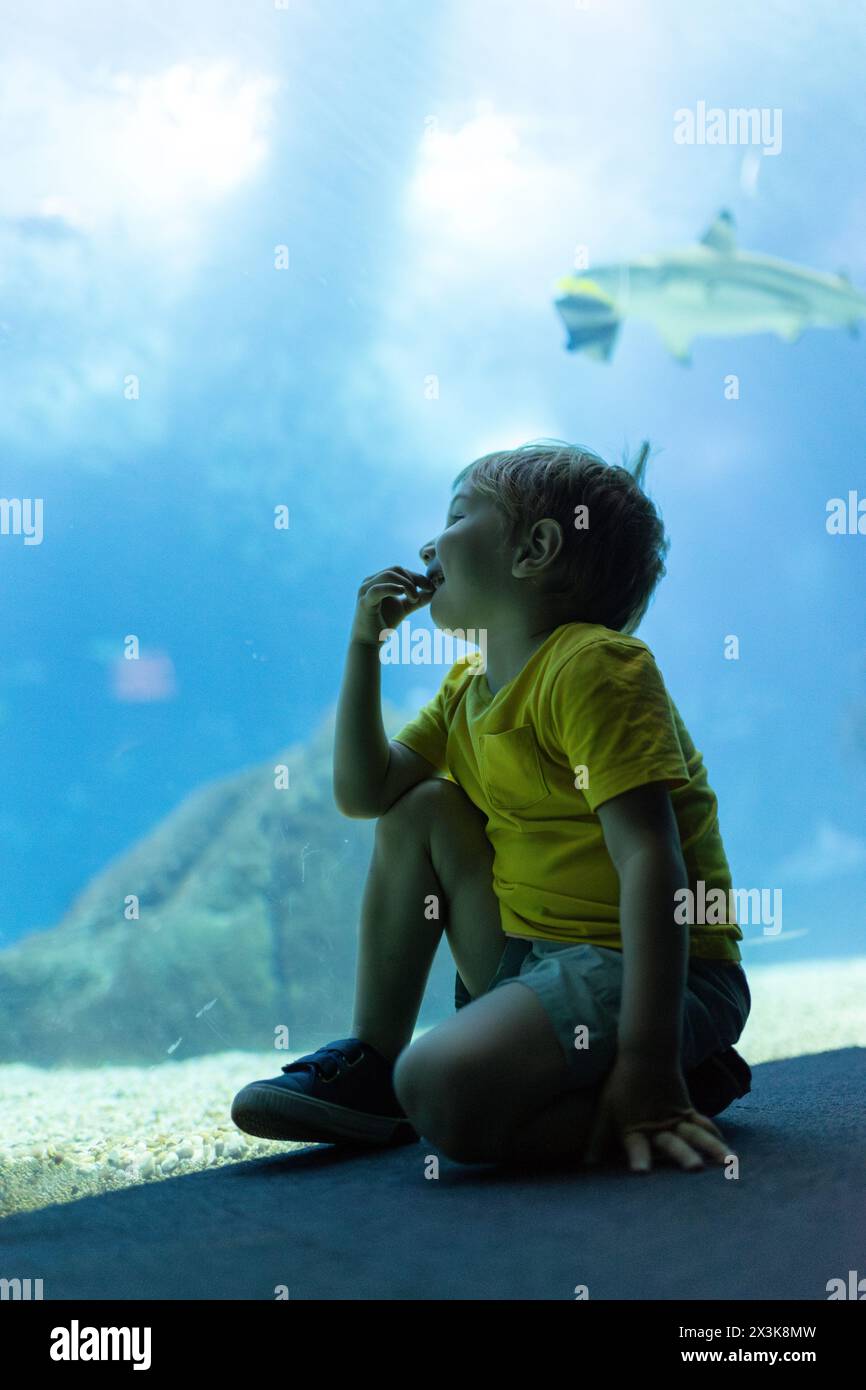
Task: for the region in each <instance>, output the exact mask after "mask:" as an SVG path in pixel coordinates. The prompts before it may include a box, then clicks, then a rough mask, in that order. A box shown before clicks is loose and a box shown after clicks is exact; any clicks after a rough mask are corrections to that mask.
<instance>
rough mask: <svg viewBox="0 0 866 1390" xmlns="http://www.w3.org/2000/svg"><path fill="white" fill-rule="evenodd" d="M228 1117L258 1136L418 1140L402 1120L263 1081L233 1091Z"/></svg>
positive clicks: (369, 1141)
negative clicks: (351, 1108)
mask: <svg viewBox="0 0 866 1390" xmlns="http://www.w3.org/2000/svg"><path fill="white" fill-rule="evenodd" d="M232 1120H233V1121H234V1123H235V1124H236V1125H237V1127H238V1129H242V1130H243V1131H244V1133H245V1134H255V1135H257V1136H258V1137H259V1138H260V1139H300V1140H308V1141H309V1142H310V1143H314V1144H334V1143H339V1142H340V1141H343V1142H346V1143H360V1144H411V1143H415V1142H416V1141H417V1139H418V1135H417V1134H416V1132H415V1130H414V1129H413V1128H412V1126H411V1124H410V1123H409V1121H408V1120H406V1119H398V1118H397V1117H396V1116H391V1115H371V1114H369V1113H367V1112H366V1111H363V1110H350V1109H349V1108H348V1107H347V1106H345V1105H333V1104H331V1103H329V1102H328V1101H325V1100H316V1099H315V1097H314V1096H300V1095H292V1094H291V1093H289V1092H287V1091H281V1090H280V1089H279V1087H276V1086H268V1085H266V1084H263V1083H262V1082H253V1083H252V1085H250V1086H245V1087H244V1088H243V1090H242V1091H238V1094H237V1095H236V1096H235V1098H234V1101H233V1102H232Z"/></svg>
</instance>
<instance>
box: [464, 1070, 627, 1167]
mask: <svg viewBox="0 0 866 1390" xmlns="http://www.w3.org/2000/svg"><path fill="white" fill-rule="evenodd" d="M601 1091H602V1087H601V1086H587V1087H586V1088H585V1089H582V1090H579V1091H567V1092H566V1093H565V1094H564V1095H561V1096H557V1098H556V1100H553V1101H551V1102H549V1104H547V1105H545V1106H544V1107H543V1108H542V1109H541V1110H539V1111H538V1112H537V1114H535V1115H532V1116H530V1118H529V1119H528V1120H522V1121H521V1123H520V1124H518V1125H517V1126H516V1127H515V1128H514V1129H513V1130H512V1131H511V1133H510V1134H508V1135H507V1136H506V1138H505V1139H502V1140H500V1141H499V1142H498V1143H494V1144H493V1145H492V1146H491V1152H490V1155H489V1158H488V1159H487V1160H486V1161H488V1162H493V1163H496V1162H499V1163H531V1164H533V1165H535V1164H539V1163H545V1162H549V1163H563V1162H564V1161H566V1160H570V1161H572V1162H574V1163H575V1164H577V1163H580V1162H581V1161H582V1159H583V1155H584V1154H585V1152H586V1146H587V1144H588V1143H589V1137H590V1135H591V1133H592V1128H593V1125H594V1124H595V1118H596V1114H597V1111H598V1103H599V1100H600V1097H601Z"/></svg>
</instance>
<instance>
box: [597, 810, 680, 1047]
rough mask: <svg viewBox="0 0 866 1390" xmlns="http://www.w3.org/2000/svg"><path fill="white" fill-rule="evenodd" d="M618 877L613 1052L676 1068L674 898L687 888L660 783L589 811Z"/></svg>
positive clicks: (676, 929)
mask: <svg viewBox="0 0 866 1390" xmlns="http://www.w3.org/2000/svg"><path fill="white" fill-rule="evenodd" d="M597 815H598V818H599V820H600V821H601V826H602V830H603V832H604V838H605V843H606V845H607V849H608V852H609V854H610V857H611V859H612V860H613V863H614V866H615V867H616V870H617V873H618V875H619V883H620V933H621V936H622V950H623V994H622V1006H621V1012H620V1019H619V1048H618V1055H619V1056H620V1057H623V1056H628V1055H630V1056H639V1057H642V1058H648V1057H651V1058H653V1059H656V1060H658V1061H659V1062H661V1063H662V1064H669V1065H671V1066H674V1067H677V1068H678V1067H679V1066H680V1048H681V1044H682V1029H683V994H684V990H685V982H686V976H687V973H688V953H689V952H688V947H689V937H688V926H687V925H686V924H685V923H678V922H676V921H675V918H674V903H675V900H674V894H675V892H676V891H677V889H679V888H687V887H688V886H689V880H688V873H687V871H686V866H685V861H684V859H683V853H682V846H681V844H680V836H679V828H678V826H677V821H676V816H675V815H674V811H673V807H672V806H671V799H670V792H669V791H668V788H667V785H666V783H664V782H650V783H646V784H644V785H643V786H640V787H635V788H633V789H632V790H630V791H627V792H623V793H622V794H621V795H620V796H614V797H612V798H611V799H610V800H609V801H605V802H603V803H602V804H601V805H600V806H599V807H598V808H597Z"/></svg>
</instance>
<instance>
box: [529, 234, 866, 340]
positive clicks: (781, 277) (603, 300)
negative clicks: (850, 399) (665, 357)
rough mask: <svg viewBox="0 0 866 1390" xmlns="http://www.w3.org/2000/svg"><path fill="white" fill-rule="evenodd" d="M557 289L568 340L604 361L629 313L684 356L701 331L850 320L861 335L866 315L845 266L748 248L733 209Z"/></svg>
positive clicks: (786, 334) (795, 328) (784, 334)
mask: <svg viewBox="0 0 866 1390" xmlns="http://www.w3.org/2000/svg"><path fill="white" fill-rule="evenodd" d="M555 289H556V292H557V298H556V299H555V300H554V307H555V308H556V309H557V310H558V312H559V314H560V316H561V317H562V320H563V322H564V324H565V326H566V328H567V330H568V341H567V342H566V344H565V346H566V348H567V349H568V350H569V351H570V352H582V353H584V354H585V355H586V356H588V357H592V358H595V359H597V360H599V361H602V362H606V361H608V360H609V358H610V357H611V354H612V353H613V349H614V346H615V344H616V340H617V337H618V335H619V331H620V328H621V326H622V323H623V321H624V319H626V318H634V319H642V320H644V321H646V322H649V323H651V324H653V325H654V327H655V328H656V329H657V331H658V333H659V335H660V337H661V339H662V341H663V343H664V344H665V346H666V347H667V349H668V351H669V352H671V353H672V355H673V356H674V357H675V358H676V359H677V361H678V362H681V363H683V364H684V365H688V364H689V363H690V362H691V346H692V341H693V339H694V338H696V337H698V336H710V337H713V336H715V337H720V336H721V337H730V336H736V335H739V334H744V333H777V334H778V335H779V337H780V338H783V339H784V340H785V342H789V343H793V342H796V341H797V339H798V338H799V337H800V335H801V334H802V333H803V332H804V330H805V329H807V328H847V329H848V331H849V332H850V333H852V334H853V335H854V336H855V337H856V336H858V322H859V320H860V319H862V318H866V295H863V294H861V293H860V291H859V290H857V289H855V287H854V286H853V285H852V284H851V281H850V280H849V279H848V277H847V275H845V274H844V273H840V274H837V275H828V274H825V273H823V272H822V271H818V270H809V269H808V268H807V267H805V266H800V265H794V264H793V263H792V262H790V261H783V260H779V259H777V258H776V257H775V256H765V255H760V254H758V253H756V252H752V251H741V250H740V249H739V248H738V246H737V237H736V230H735V225H734V218H733V216H732V214H731V213H730V212H729V211H727V210H726V209H722V211H721V212H719V213H718V215H717V216H716V218H715V220H714V221H713V222H712V223H711V224H710V226H709V227H708V228H707V230H706V231H705V232H704V234H703V236H702V237H701V238H700V240H699V241H698V242H696V243H694V244H693V245H691V246H687V247H685V248H684V249H683V250H680V251H672V252H668V253H666V254H659V255H646V256H638V257H636V258H635V259H634V260H632V261H628V262H623V263H622V264H620V265H607V266H598V267H596V268H595V269H593V270H591V271H587V272H585V273H584V274H581V275H567V276H565V277H564V278H563V279H561V280H558V281H557V282H556V286H555Z"/></svg>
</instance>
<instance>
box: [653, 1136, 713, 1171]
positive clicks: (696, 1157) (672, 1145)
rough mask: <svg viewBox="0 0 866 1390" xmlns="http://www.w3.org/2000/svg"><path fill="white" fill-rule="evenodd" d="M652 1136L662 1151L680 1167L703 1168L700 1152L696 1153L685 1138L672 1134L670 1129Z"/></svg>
mask: <svg viewBox="0 0 866 1390" xmlns="http://www.w3.org/2000/svg"><path fill="white" fill-rule="evenodd" d="M653 1138H654V1139H655V1142H656V1143H657V1144H658V1146H659V1148H660V1149H661V1150H662V1152H663V1153H666V1154H667V1156H668V1158H672V1159H673V1160H674V1162H676V1163H678V1164H679V1165H680V1167H681V1168H688V1169H694V1168H703V1166H704V1161H703V1159H702V1158H701V1156H700V1154H696V1153H695V1151H694V1149H692V1148H690V1147H689V1145H688V1144H687V1143H686V1141H685V1139H682V1138H680V1136H679V1135H678V1134H672V1133H671V1132H670V1130H665V1131H664V1132H663V1133H661V1134H655V1135H653Z"/></svg>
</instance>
